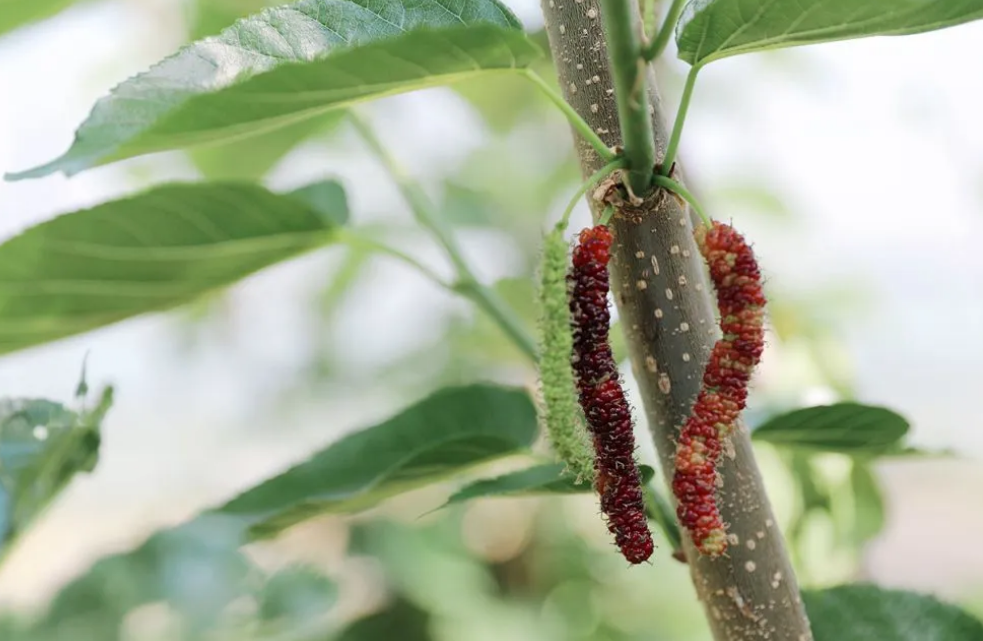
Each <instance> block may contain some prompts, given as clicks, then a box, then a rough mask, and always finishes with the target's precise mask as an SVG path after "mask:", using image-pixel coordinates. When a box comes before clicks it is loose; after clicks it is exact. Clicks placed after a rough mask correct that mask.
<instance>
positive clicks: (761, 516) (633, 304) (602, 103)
mask: <svg viewBox="0 0 983 641" xmlns="http://www.w3.org/2000/svg"><path fill="white" fill-rule="evenodd" d="M542 3H543V4H542V8H543V13H544V14H545V17H546V25H547V32H548V35H549V41H550V49H551V50H552V53H553V59H554V61H555V63H556V67H557V73H558V74H559V78H560V86H561V88H562V89H563V92H564V97H565V98H566V99H567V101H568V102H569V103H570V104H571V105H572V106H573V108H574V109H575V110H576V111H577V113H579V114H580V116H581V117H582V118H583V119H584V120H585V121H586V122H587V123H588V124H589V125H590V126H591V127H592V128H593V129H594V131H596V132H597V133H598V135H600V136H601V138H602V140H604V142H605V144H607V145H608V146H615V145H621V144H622V142H623V141H622V139H621V130H620V128H619V126H618V122H619V120H618V108H617V104H616V102H615V97H614V93H615V87H614V86H613V83H612V75H613V74H612V69H611V64H610V63H609V59H608V51H607V46H606V44H605V43H606V40H605V36H604V30H603V27H602V23H603V21H602V20H601V11H602V7H601V6H599V4H598V1H597V0H583V1H582V2H575V1H573V0H542ZM605 7H606V5H605ZM632 10H633V11H637V9H635V8H634V7H633V8H632ZM648 80H649V83H648V84H649V87H650V90H649V92H648V93H647V95H644V96H642V99H643V101H644V106H643V108H644V109H645V110H646V111H648V110H649V109H650V105H651V111H652V119H651V126H652V131H653V134H654V135H653V140H652V142H653V143H654V146H655V149H656V158H657V159H658V158H659V157H661V156H662V155H664V150H665V142H666V125H665V122H664V117H663V112H662V109H661V105H660V102H659V97H658V94H657V91H656V83H655V82H654V78H653V77H651V75H650V76H649V77H648ZM575 145H576V149H577V153H578V156H579V158H580V163H581V169H582V172H583V175H584V176H589V175H591V174H592V173H593V172H595V171H597V169H598V168H599V167H601V165H603V164H604V161H603V160H602V159H600V158H599V157H598V155H597V154H596V153H595V152H594V150H593V149H592V148H591V147H590V145H588V144H586V143H584V142H583V141H581V140H576V141H575ZM599 213H600V212H598V211H595V216H597V215H598V214H599ZM633 214H634V215H633V216H625V215H623V214H622V215H618V216H616V217H615V218H614V220H613V222H612V226H613V228H614V231H615V246H614V256H613V259H612V265H611V271H612V278H613V281H612V291H613V292H614V297H615V303H616V305H617V307H618V311H619V314H620V317H621V319H622V326H623V327H624V329H625V332H626V338H627V339H628V346H629V353H630V356H631V362H632V368H633V371H634V373H635V377H636V378H637V379H638V383H639V386H640V388H641V391H642V401H643V405H644V410H645V413H646V416H647V419H648V424H649V428H650V430H651V433H652V437H653V439H654V440H655V445H656V448H657V450H658V452H659V456H660V459H661V462H662V468H663V473H664V476H665V477H666V481H667V482H669V481H670V480H671V478H672V474H673V455H674V453H675V439H676V435H677V433H678V430H679V428H680V427H681V426H682V425H683V423H684V422H685V420H686V417H687V416H688V414H689V411H690V408H691V406H692V404H693V401H694V399H695V397H696V394H697V391H698V390H699V387H700V380H701V375H702V371H703V368H704V365H705V363H706V360H707V357H708V355H709V352H710V349H711V347H712V345H713V343H714V341H715V339H716V331H717V330H716V322H715V319H714V313H713V300H712V292H711V291H710V287H709V285H708V284H707V282H706V278H705V275H704V271H703V268H702V264H701V262H700V260H701V259H700V255H699V252H698V251H697V249H696V245H695V242H694V240H693V230H692V227H691V223H690V218H689V216H688V214H687V212H686V210H685V209H684V208H683V207H682V206H681V205H680V203H679V201H677V200H676V199H675V198H674V197H672V196H670V195H669V194H668V193H667V192H666V191H664V190H661V189H660V190H657V191H656V192H655V193H654V194H652V195H651V196H650V197H649V198H647V199H646V200H645V202H644V203H643V204H642V205H641V206H639V207H636V208H634V210H633ZM731 441H732V448H730V449H729V450H727V451H726V452H725V454H724V456H722V459H721V476H722V479H723V487H722V488H721V489H720V507H721V513H722V516H723V518H724V520H725V522H727V523H728V524H729V532H730V534H731V539H730V543H731V547H730V550H729V552H728V555H727V556H725V557H721V558H717V559H710V558H708V557H703V556H700V555H699V554H698V553H697V552H696V550H695V549H694V548H693V544H692V542H691V541H690V540H689V538H688V537H684V550H685V553H686V556H687V558H688V560H689V567H690V570H691V575H692V579H693V584H694V587H695V589H696V593H697V595H698V596H699V598H700V600H701V601H702V602H703V605H704V608H705V610H706V614H707V620H708V622H709V626H710V628H711V630H712V632H713V636H714V639H715V640H716V641H764V640H765V639H768V640H770V641H810V640H811V639H812V634H811V632H810V629H809V622H808V619H807V618H806V616H805V612H804V609H803V607H802V603H801V599H800V597H799V588H798V585H797V582H796V578H795V575H794V574H793V572H792V567H791V564H790V562H789V558H788V553H787V551H786V549H785V542H784V539H783V537H782V534H781V532H780V531H779V529H778V527H777V525H776V523H775V518H774V515H773V514H772V511H771V506H770V504H769V502H768V497H767V495H766V494H765V489H764V485H763V483H762V480H761V475H760V472H759V470H758V468H757V464H756V462H755V460H754V453H753V451H752V449H751V442H750V439H749V438H748V435H747V433H746V430H744V429H743V428H742V429H740V430H739V431H738V433H736V434H734V435H733V437H732V439H731ZM656 553H657V554H658V553H659V551H657V552H656ZM653 580H658V579H655V578H653Z"/></svg>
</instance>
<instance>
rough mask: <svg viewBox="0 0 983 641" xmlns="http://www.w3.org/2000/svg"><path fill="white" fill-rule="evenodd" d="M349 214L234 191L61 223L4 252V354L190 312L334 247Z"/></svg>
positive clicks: (152, 194) (95, 212)
mask: <svg viewBox="0 0 983 641" xmlns="http://www.w3.org/2000/svg"><path fill="white" fill-rule="evenodd" d="M318 189H319V191H321V192H323V191H324V190H327V189H331V188H330V187H328V186H326V185H324V184H322V185H321V187H319V188H318ZM338 202H341V201H338ZM346 215H347V212H346V211H345V212H343V211H337V212H332V215H330V216H328V215H325V212H322V211H315V210H312V208H311V207H310V206H308V205H306V204H305V203H304V202H302V200H300V199H298V198H293V197H290V196H283V195H277V194H273V193H270V192H269V191H267V190H265V189H263V188H261V187H258V186H255V185H247V184H234V183H229V184H202V185H193V184H174V185H166V186H163V187H158V188H156V189H152V190H150V191H146V192H143V193H141V194H138V195H136V196H131V197H129V198H124V199H121V200H115V201H111V202H108V203H104V204H102V205H98V206H96V207H93V208H91V209H86V210H81V211H77V212H74V213H70V214H66V215H63V216H59V217H58V218H55V219H54V220H51V221H48V222H45V223H42V224H40V225H37V226H36V227H32V228H30V229H28V230H27V231H25V232H24V233H22V234H21V235H19V236H17V237H15V238H12V239H11V240H8V241H7V242H6V243H4V244H2V245H0V353H6V352H12V351H14V350H18V349H22V348H25V347H30V346H32V345H38V344H40V343H44V342H47V341H52V340H55V339H59V338H63V337H66V336H71V335H73V334H78V333H81V332H85V331H88V330H91V329H95V328H97V327H102V326H104V325H109V324H110V323H114V322H116V321H119V320H123V319H125V318H129V317H131V316H135V315H138V314H142V313H145V312H151V311H160V310H165V309H169V308H171V307H175V306H177V305H180V304H182V303H186V302H188V301H191V300H193V299H195V298H196V297H198V296H200V295H202V294H205V293H207V292H210V291H213V290H215V289H218V288H221V287H225V286H227V285H229V284H231V283H233V282H235V281H237V280H239V279H241V278H244V277H245V276H248V275H249V274H251V273H253V272H255V271H258V270H260V269H262V268H264V267H267V266H269V265H272V264H274V263H277V262H280V261H282V260H286V259H288V258H292V257H294V256H297V255H299V254H301V253H303V252H306V251H309V250H311V249H314V248H316V247H318V246H321V245H324V244H325V243H327V242H328V241H329V240H330V239H331V232H332V230H333V228H334V227H335V224H333V223H332V222H329V221H335V222H337V221H342V220H344V218H345V216H346Z"/></svg>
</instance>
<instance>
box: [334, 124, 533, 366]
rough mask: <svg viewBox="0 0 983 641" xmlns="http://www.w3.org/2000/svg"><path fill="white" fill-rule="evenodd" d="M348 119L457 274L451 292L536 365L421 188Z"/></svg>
mask: <svg viewBox="0 0 983 641" xmlns="http://www.w3.org/2000/svg"><path fill="white" fill-rule="evenodd" d="M351 119H352V123H353V124H354V126H355V129H356V130H357V131H358V133H359V135H361V137H362V139H363V140H364V141H365V143H366V144H367V145H368V146H369V148H370V149H371V150H372V152H373V153H374V154H375V155H376V157H377V158H378V159H379V160H380V161H381V162H382V164H383V165H384V166H385V167H386V169H387V170H388V171H389V174H390V175H391V176H392V177H393V180H394V181H395V182H396V186H397V187H398V188H399V191H400V193H401V194H402V195H403V198H404V199H405V200H406V202H407V203H408V204H409V206H410V209H411V210H412V211H413V215H414V217H415V218H416V220H417V221H418V222H419V223H420V225H421V226H423V227H425V228H426V229H429V230H430V231H431V233H433V235H434V237H436V239H437V242H439V243H440V244H441V246H443V248H444V251H445V252H446V253H447V257H448V258H449V259H450V261H451V263H453V265H454V269H455V271H456V272H457V282H456V283H455V284H454V285H453V286H452V289H453V290H454V291H456V292H459V293H460V294H462V295H464V296H466V297H467V298H469V299H470V300H471V301H472V302H474V303H475V304H476V305H477V306H478V307H480V308H481V309H482V310H483V311H484V312H485V313H487V314H488V315H489V316H490V317H491V318H493V319H494V320H495V322H496V323H498V325H499V327H500V328H501V329H502V331H503V332H505V333H506V334H507V335H508V336H509V338H511V339H512V341H513V342H514V343H515V345H516V347H518V348H519V349H520V350H522V352H523V353H524V354H525V355H526V356H528V357H529V358H530V359H531V360H532V361H533V362H536V361H537V360H538V358H539V354H538V350H537V348H536V341H535V340H534V339H533V337H532V336H531V335H530V334H529V333H528V332H527V331H526V329H525V327H524V326H523V324H522V322H521V321H520V320H519V319H517V318H516V317H515V314H514V313H513V312H512V310H511V309H509V307H508V305H506V304H505V302H504V301H502V300H501V298H500V297H499V296H498V294H497V293H496V292H495V290H493V289H491V288H490V287H488V286H487V285H483V284H482V283H480V282H479V281H478V279H477V278H476V277H475V275H474V272H473V271H472V270H471V266H470V265H468V263H467V261H466V260H465V259H464V253H463V252H462V251H461V247H460V246H459V245H458V244H457V239H455V238H454V234H453V233H452V232H451V230H450V228H449V227H448V226H447V225H446V224H445V223H444V221H443V220H441V218H440V216H439V215H438V214H437V211H436V208H435V207H434V206H433V204H432V203H431V202H430V199H429V198H428V197H427V195H426V194H425V193H424V191H423V189H421V188H420V185H418V184H417V183H416V182H415V181H413V180H412V179H411V178H410V177H409V175H408V174H407V173H406V171H405V170H404V169H403V168H402V167H401V166H400V165H399V163H398V162H396V159H395V158H393V157H392V156H391V155H390V154H389V152H388V151H387V150H386V148H385V147H384V146H383V145H382V142H381V141H380V140H379V139H378V138H377V137H376V135H375V132H374V131H372V128H371V127H370V126H369V125H368V123H366V122H365V121H364V120H362V118H360V117H359V116H358V115H357V114H354V113H353V114H351Z"/></svg>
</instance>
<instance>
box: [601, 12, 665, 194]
mask: <svg viewBox="0 0 983 641" xmlns="http://www.w3.org/2000/svg"><path fill="white" fill-rule="evenodd" d="M601 17H602V18H603V19H604V32H605V34H606V36H607V41H608V54H609V55H610V59H611V76H612V81H613V84H614V97H615V101H616V102H617V106H618V121H619V122H620V123H621V137H622V140H623V141H624V147H625V151H624V156H625V158H626V159H627V161H628V186H629V187H631V190H632V191H633V192H634V193H635V195H637V196H645V194H646V193H648V191H649V188H650V187H651V185H652V167H653V166H654V165H655V134H654V133H653V131H652V114H651V113H649V98H648V89H647V88H646V82H645V74H646V73H647V71H648V69H647V67H646V65H645V61H644V60H643V59H642V43H641V38H640V34H641V30H642V29H641V25H640V24H639V18H638V6H637V5H636V4H635V0H603V1H602V11H601Z"/></svg>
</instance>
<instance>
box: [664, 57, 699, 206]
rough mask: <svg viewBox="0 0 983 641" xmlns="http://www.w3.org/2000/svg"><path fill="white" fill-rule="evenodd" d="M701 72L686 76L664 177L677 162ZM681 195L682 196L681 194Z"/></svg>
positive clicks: (668, 147)
mask: <svg viewBox="0 0 983 641" xmlns="http://www.w3.org/2000/svg"><path fill="white" fill-rule="evenodd" d="M699 71H700V68H699V67H696V66H695V67H693V68H692V69H690V70H689V75H687V76H686V86H684V87H683V97H682V98H681V99H680V100H679V109H678V110H677V111H676V120H675V122H673V123H672V135H671V136H669V145H668V146H667V147H666V156H665V158H663V159H662V171H661V174H662V175H663V176H666V177H668V176H669V172H670V171H672V165H673V163H674V162H676V153H677V152H678V151H679V138H680V137H681V136H682V135H683V125H684V124H685V123H686V112H687V111H689V103H690V99H691V98H692V97H693V88H694V87H695V86H696V74H697V73H698V72H699ZM680 195H681V194H680Z"/></svg>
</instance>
